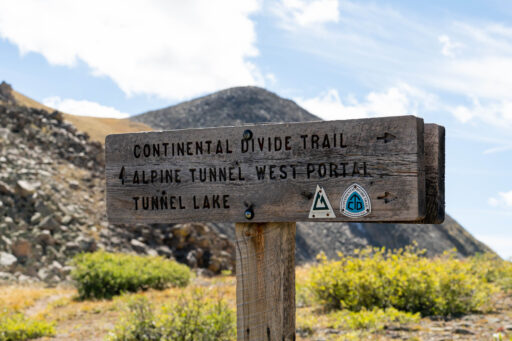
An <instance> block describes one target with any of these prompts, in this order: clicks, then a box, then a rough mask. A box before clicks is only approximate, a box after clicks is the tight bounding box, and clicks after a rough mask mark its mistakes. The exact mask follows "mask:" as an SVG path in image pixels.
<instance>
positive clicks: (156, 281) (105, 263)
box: [71, 251, 192, 299]
mask: <svg viewBox="0 0 512 341" xmlns="http://www.w3.org/2000/svg"><path fill="white" fill-rule="evenodd" d="M72 264H73V265H74V267H75V269H74V270H73V272H72V273H71V276H72V278H73V279H74V280H75V281H76V285H77V289H78V294H79V296H80V298H82V299H87V298H111V297H113V296H115V295H119V294H120V293H123V292H136V291H139V290H145V289H149V288H153V289H163V288H166V287H168V286H179V287H184V286H186V285H187V284H188V283H189V282H190V279H191V277H192V272H191V271H190V269H189V268H188V267H186V266H185V265H181V264H178V263H176V262H175V261H170V260H166V259H164V258H162V257H151V256H136V255H129V254H120V253H107V252H103V251H99V252H95V253H82V254H79V255H77V256H75V257H74V258H73V261H72Z"/></svg>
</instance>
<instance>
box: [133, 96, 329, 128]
mask: <svg viewBox="0 0 512 341" xmlns="http://www.w3.org/2000/svg"><path fill="white" fill-rule="evenodd" d="M131 120H134V121H137V122H142V123H145V124H147V125H149V126H151V127H152V128H153V129H186V128H199V127H201V128H204V127H213V126H217V127H219V126H233V125H235V126H236V125H242V124H247V123H267V122H304V121H318V120H320V119H319V118H318V117H316V116H314V115H313V114H311V113H309V112H308V111H306V110H304V109H303V108H301V107H299V106H298V105H297V104H296V103H295V102H293V101H291V100H288V99H284V98H281V97H279V96H277V95H276V94H274V93H272V92H270V91H267V90H265V89H262V88H259V87H255V86H244V87H236V88H230V89H226V90H222V91H219V92H215V93H213V94H211V95H207V96H203V97H200V98H197V99H194V100H191V101H186V102H183V103H180V104H177V105H174V106H170V107H167V108H163V109H160V110H154V111H149V112H147V113H144V114H141V115H138V116H135V117H132V118H131Z"/></svg>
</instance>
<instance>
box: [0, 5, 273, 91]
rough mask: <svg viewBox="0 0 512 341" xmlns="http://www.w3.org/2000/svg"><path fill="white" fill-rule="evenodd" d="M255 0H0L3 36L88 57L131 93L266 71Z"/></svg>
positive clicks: (244, 78) (54, 56) (207, 85)
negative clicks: (258, 60)
mask: <svg viewBox="0 0 512 341" xmlns="http://www.w3.org/2000/svg"><path fill="white" fill-rule="evenodd" d="M258 10H259V2H258V0H248V1H238V0H222V1H209V0H194V1H192V0H191V1H165V0H160V1H159V0H153V1H143V2H140V1H135V0H112V1H101V0H90V1H66V0H49V1H37V0H17V1H1V2H0V37H3V38H6V39H8V40H9V41H10V42H12V43H14V44H16V45H17V46H18V47H19V49H20V51H21V53H22V54H25V53H28V52H37V53H40V54H42V55H43V56H44V57H45V58H46V59H47V60H48V62H49V63H51V64H54V65H66V66H71V67H72V66H74V65H76V64H77V63H78V62H79V61H83V62H84V63H86V64H87V65H88V66H89V67H90V68H91V70H92V72H93V74H94V75H96V76H108V77H110V78H111V79H112V80H114V82H116V83H117V85H118V86H119V87H120V88H121V89H122V90H123V91H124V92H125V93H126V94H128V95H132V94H155V95H158V96H160V97H163V98H168V99H184V98H189V97H192V96H196V95H199V94H202V93H205V92H212V91H216V90H219V89H221V88H225V87H230V86H236V85H249V84H259V85H262V84H261V82H262V81H263V79H264V77H263V76H262V75H260V74H259V70H258V69H257V68H256V67H255V65H254V64H253V63H251V62H250V61H249V58H251V57H254V56H257V54H258V50H257V48H256V47H255V43H256V32H255V28H254V23H253V21H252V20H251V18H250V16H251V15H252V14H253V13H255V12H257V11H258Z"/></svg>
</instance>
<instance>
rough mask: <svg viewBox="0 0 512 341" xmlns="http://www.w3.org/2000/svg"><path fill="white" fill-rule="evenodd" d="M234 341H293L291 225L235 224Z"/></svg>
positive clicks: (293, 235) (293, 299) (293, 241)
mask: <svg viewBox="0 0 512 341" xmlns="http://www.w3.org/2000/svg"><path fill="white" fill-rule="evenodd" d="M235 233H236V280H237V282H236V301H237V340H239V341H242V340H244V341H251V340H276V341H282V340H286V341H291V340H295V223H239V224H236V225H235Z"/></svg>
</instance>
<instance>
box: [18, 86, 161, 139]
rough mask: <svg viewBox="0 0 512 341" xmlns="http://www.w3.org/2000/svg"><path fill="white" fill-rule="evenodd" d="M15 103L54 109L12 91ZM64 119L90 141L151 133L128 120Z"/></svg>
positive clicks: (98, 118)
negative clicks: (114, 135) (108, 136)
mask: <svg viewBox="0 0 512 341" xmlns="http://www.w3.org/2000/svg"><path fill="white" fill-rule="evenodd" d="M13 96H14V98H15V100H16V102H17V103H18V104H20V105H23V106H26V107H29V108H35V109H41V110H46V111H48V112H53V111H54V109H52V108H50V107H47V106H45V105H43V104H41V103H39V102H37V101H35V100H33V99H32V98H29V97H27V96H25V95H22V94H20V93H19V92H16V91H13ZM63 115H64V119H65V120H66V121H68V122H70V123H71V124H73V125H74V126H75V127H76V128H77V129H78V130H79V131H83V132H86V133H87V134H89V136H90V137H91V139H92V140H94V141H98V142H101V143H102V144H103V143H105V137H106V136H107V135H109V134H123V133H136V132H140V131H151V130H152V129H151V127H150V126H148V125H146V124H144V123H139V122H132V121H130V120H129V119H115V118H102V117H90V116H74V115H69V114H66V113H63Z"/></svg>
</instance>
